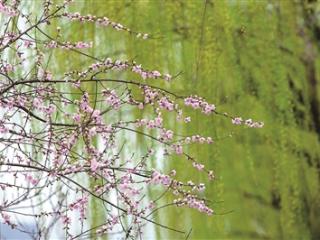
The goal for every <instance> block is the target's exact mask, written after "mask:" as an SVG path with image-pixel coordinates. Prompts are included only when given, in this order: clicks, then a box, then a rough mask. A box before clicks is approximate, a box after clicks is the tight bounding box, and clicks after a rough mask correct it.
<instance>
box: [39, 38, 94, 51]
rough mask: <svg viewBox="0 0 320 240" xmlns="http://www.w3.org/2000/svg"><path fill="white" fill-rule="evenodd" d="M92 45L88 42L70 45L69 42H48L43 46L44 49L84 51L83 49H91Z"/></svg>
mask: <svg viewBox="0 0 320 240" xmlns="http://www.w3.org/2000/svg"><path fill="white" fill-rule="evenodd" d="M92 45H93V43H92V42H89V43H86V42H81V41H80V42H76V43H71V42H61V43H58V42H56V41H53V40H52V41H50V42H48V43H46V44H45V47H46V48H62V49H84V48H92Z"/></svg>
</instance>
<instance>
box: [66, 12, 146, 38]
mask: <svg viewBox="0 0 320 240" xmlns="http://www.w3.org/2000/svg"><path fill="white" fill-rule="evenodd" d="M63 16H64V17H66V18H68V19H70V20H71V21H79V22H82V23H83V22H95V23H96V24H97V25H98V26H103V27H106V26H110V27H112V28H113V29H115V30H117V31H126V32H129V33H131V34H135V35H136V37H137V38H142V39H148V38H149V34H147V33H139V32H134V31H132V30H131V29H130V28H128V27H125V26H123V25H122V24H121V23H117V22H114V21H111V20H110V19H109V18H107V17H97V16H94V15H91V14H88V15H86V16H83V15H81V14H80V13H79V12H75V13H68V12H65V13H63Z"/></svg>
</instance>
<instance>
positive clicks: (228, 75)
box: [35, 0, 320, 239]
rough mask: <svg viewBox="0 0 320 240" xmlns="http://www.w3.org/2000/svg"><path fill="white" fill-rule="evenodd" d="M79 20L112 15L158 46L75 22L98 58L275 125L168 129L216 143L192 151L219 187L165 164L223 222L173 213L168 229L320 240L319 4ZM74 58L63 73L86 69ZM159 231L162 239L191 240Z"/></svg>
mask: <svg viewBox="0 0 320 240" xmlns="http://www.w3.org/2000/svg"><path fill="white" fill-rule="evenodd" d="M37 1H38V0H35V3H36V2H37ZM71 11H79V12H80V13H81V14H82V15H87V14H92V15H96V16H107V17H109V18H110V19H112V20H113V21H116V22H120V23H122V24H123V25H124V26H128V27H129V28H131V29H132V30H135V31H138V32H147V33H150V34H152V36H154V37H155V38H153V39H149V40H147V41H143V40H139V39H137V38H135V37H133V36H130V35H129V34H126V33H123V32H116V31H114V30H112V29H106V28H103V29H102V28H99V27H96V26H95V25H94V24H87V25H86V27H83V26H82V25H81V24H80V23H73V24H72V25H71V26H68V27H67V28H65V26H61V27H62V28H63V31H62V32H63V33H64V34H65V35H64V36H63V37H64V38H65V39H68V40H69V41H90V40H93V41H94V48H93V49H92V50H90V51H91V53H92V54H94V55H96V56H99V57H107V56H110V57H112V58H113V59H134V60H135V61H136V62H138V63H141V64H142V66H144V67H146V68H147V69H157V70H159V71H161V72H166V71H169V72H170V73H171V74H173V75H174V74H176V73H179V72H180V71H182V73H181V74H180V75H179V77H177V78H176V79H175V80H174V81H173V82H172V83H164V82H163V81H159V82H157V83H156V84H158V85H159V86H161V87H164V88H167V89H170V90H171V91H175V92H177V93H179V94H181V95H189V94H198V95H202V96H204V97H205V98H206V99H207V100H208V101H209V102H212V103H215V104H216V106H217V109H218V110H219V111H220V112H228V113H232V114H233V115H234V116H242V117H244V118H253V119H255V120H261V121H264V122H265V127H264V128H263V129H246V128H243V127H237V126H234V125H232V124H231V122H230V121H229V120H226V119H225V118H223V117H219V116H210V117H204V116H202V115H196V114H194V113H191V112H190V115H191V118H192V119H193V124H191V127H190V125H187V127H186V128H183V127H182V126H178V124H177V125H176V126H175V121H169V126H168V127H171V128H175V127H177V128H179V131H180V132H181V133H183V134H194V133H199V132H200V133H202V134H203V135H205V136H212V137H213V138H214V139H215V144H214V145H210V146H204V145H203V146H200V147H197V148H195V147H194V148H193V147H191V148H190V149H188V152H189V153H191V154H193V155H194V156H197V160H198V161H199V162H202V163H203V164H205V165H206V166H207V167H208V168H211V169H213V170H214V171H215V176H216V180H215V181H214V182H211V183H208V182H207V178H206V175H205V174H201V173H199V172H197V171H196V170H194V168H192V167H191V166H186V164H185V160H184V159H178V158H170V159H165V160H163V161H162V162H161V165H162V167H163V169H164V170H166V169H167V170H170V169H176V170H177V172H178V175H177V178H179V179H181V180H189V179H190V178H191V177H190V176H192V179H193V180H196V181H199V182H206V183H207V184H208V185H207V190H206V196H207V198H208V199H210V200H211V201H212V204H211V207H212V208H213V209H214V210H215V212H216V215H213V216H211V217H207V216H203V215H202V214H200V213H198V212H197V211H195V210H190V209H185V208H179V209H174V208H170V209H169V208H168V209H165V210H164V211H162V212H161V213H160V214H159V215H157V216H156V217H157V219H158V220H160V221H161V222H165V223H167V225H170V226H173V227H175V228H178V229H184V230H186V231H189V230H191V229H192V232H191V235H190V239H223V238H226V239H320V227H319V226H320V217H319V216H320V184H319V182H320V172H319V170H320V144H319V138H320V115H319V112H320V57H319V50H320V3H319V2H318V1H312V0H278V1H275V0H274V1H272V0H270V1H269V0H257V1H254V0H252V1H249V0H238V1H237V0H215V1H213V0H175V1H161V0H149V1H147V0H135V1H124V0H114V1H111V0H108V1H104V0H87V1H84V0H75V1H74V3H73V5H72V7H71ZM52 27H53V28H54V27H56V26H52ZM69 58H70V59H71V56H65V55H63V52H61V54H60V55H59V52H57V53H55V55H54V59H55V60H54V62H55V66H56V67H58V68H59V69H64V68H66V69H71V68H77V66H78V68H79V66H82V65H83V62H82V60H81V59H73V60H68V59H69ZM66 59H67V60H66ZM66 61H67V62H66ZM86 65H87V64H86ZM132 76H133V75H132ZM127 77H130V76H127ZM119 114H124V113H119ZM125 114H132V115H134V116H136V117H141V113H136V112H130V113H125ZM144 141H145V140H144V139H141V138H137V139H136V141H135V142H134V144H133V145H134V146H133V148H135V149H139V148H143V147H144V146H145V145H146V144H147V143H145V142H144ZM157 161H161V159H157ZM154 164H156V162H155V163H154ZM150 194H151V195H152V194H153V193H150ZM167 200H170V199H167ZM91 215H92V219H91V221H92V222H93V223H94V222H95V221H98V220H99V218H101V212H99V206H97V205H96V204H95V203H92V206H91ZM151 227H152V226H151ZM152 231H153V236H156V237H157V238H158V239H179V238H185V236H181V235H178V234H175V233H172V232H167V231H165V230H162V229H158V228H154V229H152ZM154 234H155V235H154Z"/></svg>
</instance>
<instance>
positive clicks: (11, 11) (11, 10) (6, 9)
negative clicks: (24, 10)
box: [0, 1, 18, 17]
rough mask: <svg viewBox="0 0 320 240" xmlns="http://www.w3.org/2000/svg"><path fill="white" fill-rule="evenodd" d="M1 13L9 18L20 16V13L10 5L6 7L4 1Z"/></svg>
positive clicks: (0, 7)
mask: <svg viewBox="0 0 320 240" xmlns="http://www.w3.org/2000/svg"><path fill="white" fill-rule="evenodd" d="M0 13H3V14H5V15H7V16H9V17H14V16H17V15H18V11H17V10H16V9H14V8H12V7H10V6H8V5H5V4H4V2H3V1H0Z"/></svg>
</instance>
